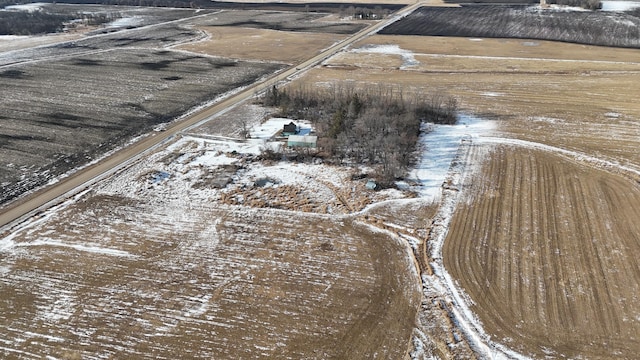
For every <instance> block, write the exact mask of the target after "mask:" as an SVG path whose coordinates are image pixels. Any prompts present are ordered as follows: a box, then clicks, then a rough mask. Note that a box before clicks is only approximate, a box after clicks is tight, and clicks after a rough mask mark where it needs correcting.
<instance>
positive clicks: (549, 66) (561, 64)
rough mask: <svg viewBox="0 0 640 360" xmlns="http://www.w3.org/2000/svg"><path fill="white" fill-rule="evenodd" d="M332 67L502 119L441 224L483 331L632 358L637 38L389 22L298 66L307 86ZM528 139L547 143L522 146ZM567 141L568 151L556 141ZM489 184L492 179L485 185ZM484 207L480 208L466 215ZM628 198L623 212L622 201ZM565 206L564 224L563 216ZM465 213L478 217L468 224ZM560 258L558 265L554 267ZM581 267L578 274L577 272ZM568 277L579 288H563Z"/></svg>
mask: <svg viewBox="0 0 640 360" xmlns="http://www.w3.org/2000/svg"><path fill="white" fill-rule="evenodd" d="M340 80H343V81H344V80H348V81H350V82H351V83H352V84H353V86H354V87H365V86H369V87H370V86H376V85H375V84H377V83H380V82H385V83H386V84H397V85H398V87H401V88H402V89H403V91H404V92H405V93H407V92H418V91H419V92H423V93H433V92H436V93H437V92H440V93H443V94H452V95H455V96H456V97H457V98H458V99H459V101H460V105H461V107H462V108H463V109H466V110H468V111H470V112H472V113H474V114H477V115H480V116H483V117H488V118H491V119H495V120H497V121H498V124H499V128H498V129H499V130H498V136H500V137H501V138H498V139H496V140H495V141H494V142H495V143H498V144H500V143H502V142H504V143H507V144H511V147H509V148H504V147H499V148H498V149H496V150H494V151H492V152H491V153H490V155H489V156H488V158H492V157H496V160H495V161H494V160H489V161H487V162H486V165H485V167H484V172H483V176H478V177H473V180H471V181H470V182H468V183H466V185H464V186H462V187H461V189H466V187H469V189H467V190H465V191H464V192H463V194H464V196H463V199H466V200H465V201H464V202H463V203H462V204H461V205H460V206H461V207H462V209H463V210H462V212H460V213H457V214H456V215H455V217H454V220H453V222H452V223H450V224H449V225H450V226H449V227H448V229H449V231H450V232H451V233H453V234H455V235H451V236H450V237H448V238H447V239H446V241H445V243H444V244H445V249H444V254H443V256H444V260H445V262H444V264H445V269H450V271H451V272H452V273H453V278H454V280H456V281H458V282H459V284H460V285H461V287H462V289H463V290H464V291H466V292H467V293H468V295H469V299H470V300H469V301H468V302H469V304H471V305H473V304H475V305H473V306H472V309H473V310H474V311H475V313H476V314H477V315H478V317H479V318H480V320H481V321H482V324H484V325H485V329H484V330H487V333H488V335H487V336H489V337H491V339H492V340H495V341H496V342H499V343H502V344H504V345H505V346H507V347H509V348H513V349H516V350H517V351H521V352H522V353H524V354H531V355H533V356H534V357H543V356H546V355H552V356H557V357H561V356H567V357H585V358H607V357H608V356H610V354H617V357H621V358H633V354H635V353H637V351H638V349H637V339H635V338H634V336H635V334H636V333H637V330H638V328H637V326H638V323H637V319H636V317H637V313H638V312H637V311H638V309H637V308H636V307H635V305H634V304H635V303H637V300H634V298H633V291H636V292H637V288H638V281H639V276H638V273H637V266H636V265H635V264H634V261H633V256H634V254H635V253H636V252H637V249H636V248H637V246H638V242H637V239H636V238H635V237H634V235H633V234H634V231H635V230H633V229H634V226H635V225H634V224H633V221H632V219H633V216H634V214H635V212H634V211H633V210H631V208H633V207H637V206H638V199H637V197H636V196H635V195H633V194H635V193H636V192H637V184H636V182H635V181H636V180H637V175H634V174H636V171H637V169H639V168H640V158H639V157H638V152H637V148H638V146H639V145H640V144H639V140H638V139H640V138H639V137H638V136H639V135H640V123H639V122H638V119H640V106H639V105H638V102H637V94H638V93H640V88H638V84H639V83H640V63H639V62H638V57H637V50H633V49H615V48H606V49H605V48H601V47H593V46H585V45H577V44H568V43H555V42H547V41H537V40H530V39H522V40H518V39H486V38H471V39H469V38H452V37H426V36H390V35H384V36H373V37H370V38H368V39H366V40H364V41H362V42H360V43H359V44H357V45H355V46H353V47H352V49H351V50H350V51H347V52H345V53H342V54H339V55H337V56H335V57H333V58H331V59H329V60H327V61H325V63H324V66H323V67H322V68H317V69H313V70H311V71H309V72H308V73H307V74H306V76H305V77H302V78H301V79H299V81H300V82H301V83H304V84H305V86H326V87H330V86H331V84H332V83H333V82H336V81H340ZM510 138H512V139H521V140H526V141H520V140H518V141H516V140H511V139H510ZM474 141H475V140H474ZM519 141H520V142H519ZM531 144H534V145H536V146H539V147H540V148H543V145H545V146H552V147H553V148H551V150H549V149H547V150H545V151H533V150H526V149H525V150H520V147H522V146H524V147H527V148H528V147H530V146H532V145H531ZM492 146H494V145H482V146H481V147H482V148H486V149H491V147H492ZM506 149H508V150H506ZM554 149H555V150H554ZM549 151H551V153H549ZM567 151H569V152H570V153H571V154H574V155H572V156H570V157H569V158H566V157H564V156H559V155H554V154H553V153H554V152H558V153H561V154H565V155H566V153H565V152H567ZM589 156H591V157H593V158H594V159H592V160H589V161H588V162H587V163H586V165H587V166H585V165H578V164H576V163H575V162H574V160H573V159H578V160H580V159H582V160H581V161H584V159H586V158H588V157H589ZM565 168H566V170H565ZM490 174H491V175H490ZM503 178H504V179H503ZM506 178H509V179H511V180H507V179H506ZM630 180H632V181H630ZM507 181H510V182H512V183H508V184H507V183H506V182H507ZM492 182H495V185H491V183H492ZM479 184H483V185H479ZM607 184H610V185H607ZM492 186H493V187H492ZM560 186H562V188H560V189H559V188H558V187H560ZM497 187H500V191H497V190H495V191H493V190H492V189H497ZM545 191H546V192H545ZM627 194H629V196H628V197H627ZM617 196H625V197H627V198H626V199H625V200H624V202H623V203H622V204H621V205H620V210H614V209H613V208H614V207H616V206H617V202H618V201H619V200H620V201H622V200H621V199H619V198H618V197H617ZM525 197H526V198H525ZM484 204H487V205H486V206H485V205H484ZM490 204H493V205H490ZM483 206H485V207H484V208H485V209H487V211H486V212H484V213H478V214H476V215H473V214H474V211H475V209H478V210H477V211H480V209H479V208H483ZM489 206H494V207H493V208H490V207H489ZM533 207H535V209H536V211H535V212H534V210H533ZM545 209H550V210H548V211H546V212H545ZM623 209H628V213H627V214H624V215H623V214H622V213H618V211H625V210H623ZM549 211H553V213H551V212H549ZM510 214H513V215H510ZM516 214H520V215H516ZM559 214H562V217H561V219H564V220H567V221H569V223H560V221H561V220H560V218H557V216H559ZM507 215H509V216H507ZM471 216H475V219H476V220H475V223H473V224H471V223H470V224H471V225H468V224H467V223H465V221H466V220H468V218H469V217H471ZM515 216H519V217H517V218H516V217H515ZM469 221H471V220H469ZM461 227H462V228H461ZM479 229H486V231H489V233H488V234H489V235H487V239H489V240H487V241H492V242H491V243H488V242H487V243H480V242H479V241H480V240H478V239H479V238H477V236H480V235H481V234H482V233H480V232H479ZM556 230H557V231H556ZM543 231H544V232H543ZM554 231H556V232H554ZM509 234H512V235H514V236H516V235H517V236H519V238H513V237H509V236H510V235H509ZM493 235H495V236H493ZM543 235H544V236H543ZM492 236H493V237H492ZM545 236H546V238H545ZM534 237H535V239H534ZM610 237H614V238H613V239H611V238H610ZM499 239H502V240H499ZM528 239H531V241H532V242H527V241H526V240H528ZM534 240H535V241H534ZM547 240H549V241H555V243H553V244H552V243H547V242H546V241H547ZM514 242H515V244H514ZM483 244H485V245H486V246H483ZM585 244H588V245H589V247H585ZM552 246H555V247H552ZM583 248H584V249H583ZM556 249H558V251H559V253H558V254H556ZM634 249H636V250H634ZM533 251H535V254H534V255H532V252H533ZM609 251H612V253H611V254H614V255H615V256H614V255H609V254H610V253H609ZM478 254H483V256H485V255H486V257H491V259H489V258H486V261H485V260H483V258H482V257H480V256H479V255H478ZM547 255H548V256H547ZM542 256H546V257H544V260H542ZM613 257H616V258H618V259H617V260H614V259H613ZM490 261H493V262H490ZM497 261H500V262H499V263H498V262H497ZM535 261H537V263H535ZM541 261H544V262H545V263H544V265H540V264H541ZM472 264H473V265H472ZM536 264H537V265H536ZM467 265H468V266H467ZM470 266H474V268H473V269H471V268H470ZM524 266H528V267H524ZM498 268H499V269H501V271H502V273H500V274H498V273H497V269H498ZM554 271H558V272H562V273H558V277H555V276H556V275H555V274H556V273H555V272H554ZM576 271H578V272H581V273H580V274H579V275H578V276H576V277H572V276H573V275H572V274H574V273H575V272H576ZM524 272H528V274H529V276H525V273H524ZM521 274H522V276H521ZM499 276H500V277H499ZM480 277H482V278H481V279H480ZM618 277H620V278H618ZM622 277H625V279H624V280H620V281H619V282H618V283H620V284H624V285H620V286H619V287H614V286H613V285H612V284H615V283H616V282H617V281H618V280H619V279H622ZM427 279H428V278H427ZM484 279H487V280H488V285H487V282H486V281H484ZM498 279H500V280H498ZM477 280H482V281H479V282H478V281H477ZM494 280H495V282H492V281H494ZM499 281H505V282H504V283H500V282H499ZM535 281H537V282H538V285H540V286H539V287H537V286H536V284H534V282H535ZM426 283H427V285H426V286H425V293H428V292H429V291H430V289H431V288H430V287H429V286H430V285H429V282H426ZM501 284H502V285H501ZM487 286H488V289H489V290H491V291H492V293H487V292H486V291H487V290H486V289H487ZM624 286H626V287H627V289H630V290H629V292H627V290H625V289H623V287H624ZM565 287H566V288H567V291H572V293H571V294H569V295H571V296H573V298H566V296H565V295H567V294H566V293H565V292H564V290H563V289H564V288H565ZM508 289H510V290H508ZM516 295H517V296H519V298H516V297H515V296H516ZM536 296H537V297H536ZM542 296H545V298H542ZM463 298H464V297H463ZM596 298H597V299H596ZM520 299H528V300H526V301H525V300H522V301H521V300H520ZM563 299H565V300H563ZM496 304H501V305H498V306H496ZM521 304H528V305H531V306H534V305H536V306H537V308H534V309H535V311H531V309H532V308H531V307H526V306H525V305H521ZM574 305H575V306H578V307H577V308H575V309H574V308H573V306H574ZM545 306H546V307H545ZM527 309H529V310H527ZM527 311H530V312H531V313H527ZM551 318H553V320H551ZM565 320H566V322H563V321H565ZM521 321H522V322H521ZM560 322H563V323H562V324H560ZM552 326H556V328H557V329H561V330H558V331H554V330H553V329H552V328H551V327H552ZM581 336H582V338H581ZM584 339H589V341H592V342H593V343H586V342H584V341H585V340H584Z"/></svg>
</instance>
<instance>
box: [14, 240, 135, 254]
mask: <svg viewBox="0 0 640 360" xmlns="http://www.w3.org/2000/svg"><path fill="white" fill-rule="evenodd" d="M16 246H17V247H27V246H57V247H67V248H72V249H75V250H78V251H86V252H90V253H95V254H102V255H110V256H122V257H136V256H135V255H132V254H130V253H128V252H126V251H122V250H115V249H109V248H103V247H100V246H97V245H93V244H91V245H85V244H67V243H63V242H61V241H58V240H53V239H40V240H36V241H33V242H30V243H19V244H16Z"/></svg>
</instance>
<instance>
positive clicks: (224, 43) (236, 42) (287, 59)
mask: <svg viewBox="0 0 640 360" xmlns="http://www.w3.org/2000/svg"><path fill="white" fill-rule="evenodd" d="M195 24H196V25H197V28H198V29H199V30H201V31H204V32H206V33H207V34H208V38H207V39H204V40H202V41H199V42H194V43H189V44H185V45H183V46H180V49H184V50H188V51H192V52H196V53H201V54H208V55H214V56H222V57H229V58H234V59H248V60H260V61H277V62H284V63H288V64H294V63H297V62H300V61H302V60H305V59H308V58H309V56H310V54H313V53H317V52H319V51H320V50H322V49H325V48H327V47H329V46H331V45H332V44H334V43H336V42H338V41H340V40H342V39H344V37H345V35H346V34H352V33H355V32H357V31H359V30H361V29H362V28H363V27H364V26H366V24H365V23H364V22H349V21H340V20H339V19H336V18H334V17H329V18H328V17H327V16H326V14H315V13H281V12H263V11H252V10H245V11H225V12H224V13H223V14H221V15H219V16H211V17H205V18H201V19H199V20H197V21H196V22H195Z"/></svg>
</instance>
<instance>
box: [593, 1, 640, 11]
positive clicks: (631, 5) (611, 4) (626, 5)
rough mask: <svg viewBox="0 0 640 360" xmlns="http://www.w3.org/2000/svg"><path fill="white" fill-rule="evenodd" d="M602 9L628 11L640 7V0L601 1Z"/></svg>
mask: <svg viewBox="0 0 640 360" xmlns="http://www.w3.org/2000/svg"><path fill="white" fill-rule="evenodd" d="M600 3H601V4H602V9H600V10H602V11H628V10H633V9H636V8H639V7H640V2H638V1H615V0H614V1H601V2H600Z"/></svg>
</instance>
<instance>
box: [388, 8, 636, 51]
mask: <svg viewBox="0 0 640 360" xmlns="http://www.w3.org/2000/svg"><path fill="white" fill-rule="evenodd" d="M639 27H640V18H638V17H636V16H633V15H630V14H625V13H617V12H602V11H566V10H561V9H558V10H556V9H553V8H551V9H540V8H539V7H537V6H485V5H476V6H472V5H465V6H462V7H459V8H454V7H436V8H432V7H423V8H421V9H419V10H418V11H415V12H413V13H412V14H411V15H409V16H407V17H406V18H404V19H402V20H400V21H398V22H396V23H394V24H391V25H390V26H387V27H386V28H384V29H383V30H382V31H381V32H380V34H385V35H428V36H464V37H491V38H520V39H538V40H555V41H565V42H573V43H581V44H589V45H602V46H619V47H632V48H637V47H640V38H639V37H638V33H639V32H638V31H639Z"/></svg>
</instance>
